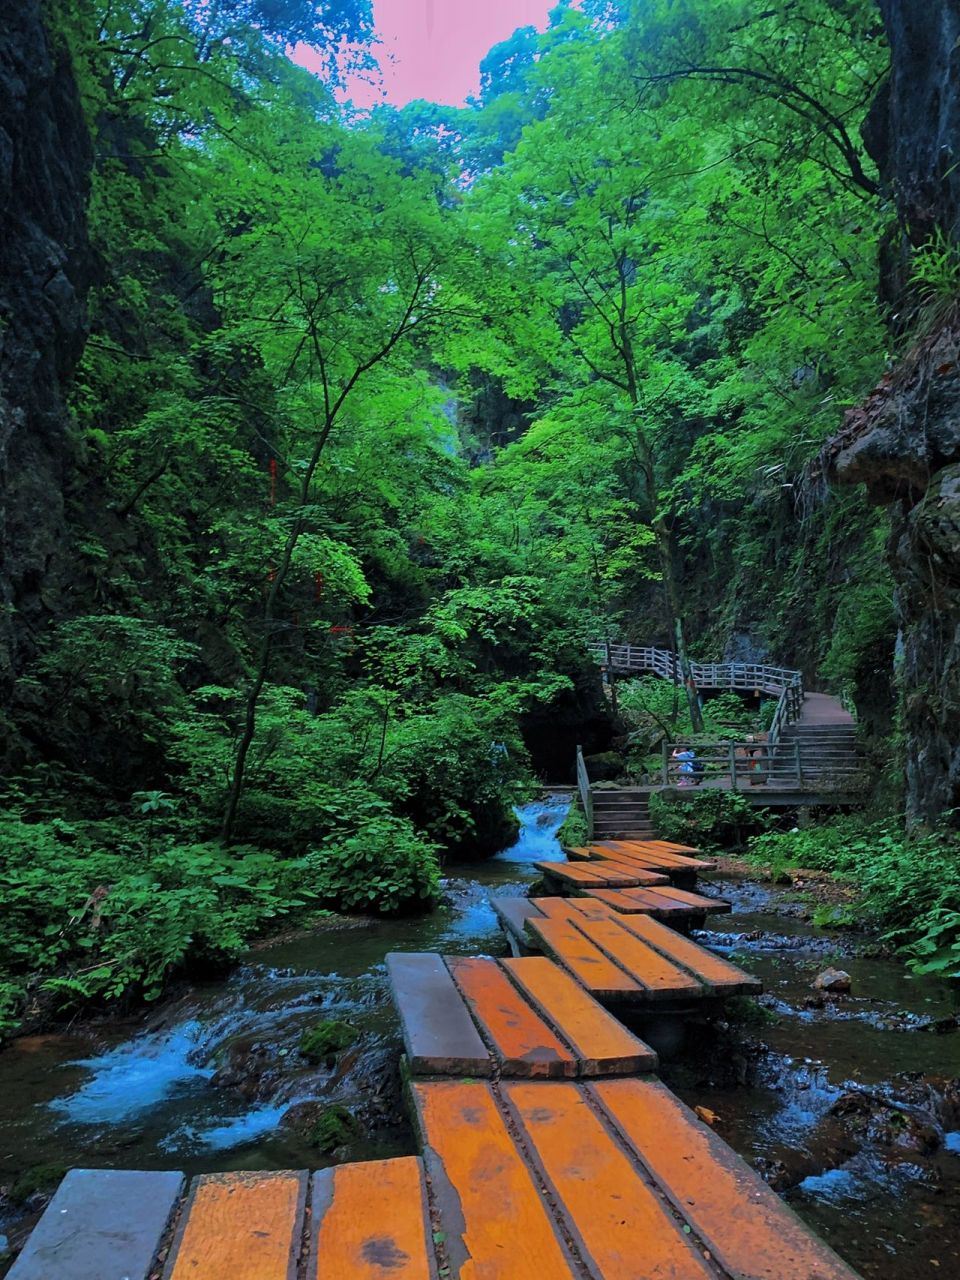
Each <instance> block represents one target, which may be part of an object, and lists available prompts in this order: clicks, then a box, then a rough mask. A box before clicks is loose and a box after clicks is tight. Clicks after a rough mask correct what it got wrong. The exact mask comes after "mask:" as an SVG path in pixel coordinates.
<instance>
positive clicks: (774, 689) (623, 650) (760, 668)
mask: <svg viewBox="0 0 960 1280" xmlns="http://www.w3.org/2000/svg"><path fill="white" fill-rule="evenodd" d="M588 648H589V649H590V652H591V653H592V654H593V655H594V657H595V658H596V659H597V660H598V662H600V664H601V665H602V666H605V667H606V668H608V670H610V671H649V672H652V673H653V674H654V675H657V676H660V677H661V678H662V679H664V680H672V681H673V682H674V683H675V684H679V683H680V682H681V680H682V679H683V674H682V672H681V670H680V664H679V662H678V661H677V658H676V656H675V654H674V653H673V652H672V651H671V650H670V649H656V648H653V647H652V646H648V645H632V644H611V643H610V641H608V640H602V641H597V642H595V643H592V644H590V645H589V646H588ZM690 673H691V675H692V676H693V679H694V682H695V683H696V685H697V686H698V687H699V688H701V689H745V690H759V691H761V692H763V693H777V694H779V693H782V692H783V691H784V690H785V689H789V688H797V689H799V690H800V696H801V699H802V696H803V682H802V676H801V673H800V672H799V671H795V670H793V669H792V668H790V667H774V666H770V665H769V664H767V663H762V662H691V664H690Z"/></svg>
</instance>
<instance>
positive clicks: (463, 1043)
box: [386, 951, 493, 1076]
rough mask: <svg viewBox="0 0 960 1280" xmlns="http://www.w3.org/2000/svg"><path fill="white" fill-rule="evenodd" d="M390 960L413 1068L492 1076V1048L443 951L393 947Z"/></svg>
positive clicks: (419, 1071) (420, 1072) (392, 983)
mask: <svg viewBox="0 0 960 1280" xmlns="http://www.w3.org/2000/svg"><path fill="white" fill-rule="evenodd" d="M386 963H387V973H388V975H389V977H390V986H391V988H392V991H393V999H394V1002H395V1004H396V1006H397V1011H398V1012H399V1014H400V1026H401V1028H402V1031H403V1043H404V1046H405V1048H406V1051H407V1060H408V1062H409V1065H410V1070H411V1071H412V1072H413V1074H414V1075H431V1074H433V1073H436V1074H438V1075H449V1074H451V1073H454V1074H457V1075H465V1076H489V1075H490V1074H491V1073H492V1070H493V1062H492V1060H491V1058H490V1054H489V1051H488V1050H487V1047H486V1045H485V1044H484V1043H483V1041H482V1040H481V1039H480V1033H479V1032H478V1031H477V1029H476V1027H475V1026H474V1025H473V1019H472V1018H471V1017H470V1011H469V1009H468V1008H467V1006H466V1004H465V1003H464V1000H463V997H462V996H461V994H460V992H459V991H458V990H457V988H456V985H455V984H454V981H453V978H451V976H450V974H449V972H448V971H447V967H446V965H445V964H444V963H443V960H442V959H441V958H440V956H438V955H433V954H432V953H428V952H406V951H391V952H390V954H389V955H388V956H387V958H386Z"/></svg>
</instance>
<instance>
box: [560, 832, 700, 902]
mask: <svg viewBox="0 0 960 1280" xmlns="http://www.w3.org/2000/svg"><path fill="white" fill-rule="evenodd" d="M692 852H695V850H688V849H687V847H686V846H685V845H667V844H666V842H664V841H646V842H640V841H610V842H605V843H602V844H592V845H587V846H584V847H579V848H577V847H575V848H572V849H568V850H567V853H568V854H569V856H570V857H571V858H572V859H573V861H571V862H552V861H547V862H537V863H536V864H535V866H536V868H537V870H538V871H540V872H541V873H542V874H543V876H544V877H545V879H546V880H547V883H548V884H551V885H554V886H556V887H558V888H560V889H562V890H566V891H568V892H582V891H584V890H586V889H602V888H619V889H626V888H637V887H640V886H643V887H647V888H649V887H652V886H655V885H665V884H670V883H673V884H676V885H682V886H683V887H685V888H692V887H693V886H694V885H695V884H696V881H697V874H698V873H699V872H701V871H712V870H713V869H714V867H715V866H716V864H715V863H713V862H708V861H706V860H704V859H702V858H691V857H689V856H688V854H689V853H692Z"/></svg>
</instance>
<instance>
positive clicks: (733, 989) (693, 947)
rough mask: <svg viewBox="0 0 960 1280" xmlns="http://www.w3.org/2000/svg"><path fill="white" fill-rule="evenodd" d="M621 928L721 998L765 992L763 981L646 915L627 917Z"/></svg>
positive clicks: (622, 920)
mask: <svg viewBox="0 0 960 1280" xmlns="http://www.w3.org/2000/svg"><path fill="white" fill-rule="evenodd" d="M620 925H621V927H622V928H624V929H627V930H629V932H631V933H633V934H635V935H636V936H637V937H638V938H641V939H642V940H643V941H644V942H645V943H646V944H647V945H648V946H651V947H655V948H656V949H657V951H659V952H660V954H661V955H664V956H666V957H667V958H668V959H669V960H671V961H672V962H674V963H675V964H678V965H682V966H683V968H684V969H686V970H688V971H689V972H690V973H692V974H694V976H695V977H697V978H699V980H700V981H701V982H703V983H704V984H706V986H708V987H710V988H712V990H713V991H714V992H715V993H716V994H717V995H723V996H733V995H758V994H759V993H760V992H761V991H762V990H763V984H762V983H761V982H760V979H759V978H755V977H753V975H752V974H749V973H746V972H745V971H744V970H743V969H739V968H738V967H737V966H736V965H735V964H731V963H730V961H729V960H724V959H723V958H722V957H721V956H717V955H714V954H713V952H712V951H708V950H707V949H706V947H701V946H700V945H699V943H696V942H691V940H690V939H689V938H684V937H683V936H682V935H681V934H679V933H677V932H676V931H675V930H673V929H669V928H667V926H666V925H663V924H659V923H658V922H657V921H656V920H651V919H649V918H648V917H646V916H624V917H622V918H621V920H620Z"/></svg>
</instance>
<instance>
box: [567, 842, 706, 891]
mask: <svg viewBox="0 0 960 1280" xmlns="http://www.w3.org/2000/svg"><path fill="white" fill-rule="evenodd" d="M593 854H594V861H593V862H591V863H590V866H591V867H597V866H602V865H605V864H606V863H608V862H610V861H620V862H623V861H625V862H627V863H628V864H629V865H630V866H631V867H635V868H636V869H637V871H646V872H647V873H648V874H652V875H661V876H663V877H664V879H665V881H666V883H667V884H669V883H670V881H671V879H672V878H673V877H675V876H677V875H684V876H687V877H689V878H691V879H694V878H696V875H697V870H698V869H697V867H696V866H690V865H689V864H690V859H686V860H684V861H682V862H678V861H677V859H676V855H674V854H668V853H660V852H658V851H657V850H656V849H648V850H646V851H645V852H643V853H640V852H638V851H633V850H631V851H629V852H628V851H623V850H617V849H608V848H606V847H605V846H603V845H595V846H594V847H593ZM707 869H709V868H707Z"/></svg>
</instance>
